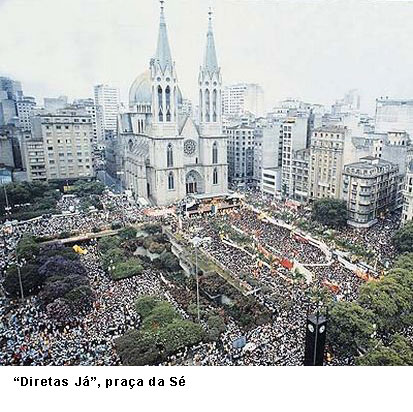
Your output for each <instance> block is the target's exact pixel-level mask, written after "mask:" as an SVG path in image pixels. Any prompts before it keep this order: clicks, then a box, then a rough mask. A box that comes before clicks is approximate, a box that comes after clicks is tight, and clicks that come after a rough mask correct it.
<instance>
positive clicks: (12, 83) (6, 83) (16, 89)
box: [0, 77, 23, 101]
mask: <svg viewBox="0 0 413 412" xmlns="http://www.w3.org/2000/svg"><path fill="white" fill-rule="evenodd" d="M0 91H5V92H6V93H7V99H10V100H14V101H16V100H19V98H20V97H22V96H23V91H22V85H21V83H20V82H19V81H16V80H12V79H10V78H8V77H0Z"/></svg>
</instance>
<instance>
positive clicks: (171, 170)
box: [117, 2, 228, 205]
mask: <svg viewBox="0 0 413 412" xmlns="http://www.w3.org/2000/svg"><path fill="white" fill-rule="evenodd" d="M221 85H222V78H221V70H220V68H219V66H218V61H217V56H216V51H215V43H214V35H213V31H212V17H211V13H210V15H209V26H208V31H207V41H206V49H205V55H204V60H203V63H202V66H201V68H200V72H199V76H198V87H199V89H198V95H199V119H198V121H199V124H197V125H196V124H195V123H194V121H193V120H192V118H191V116H189V115H185V116H182V115H180V113H179V108H180V106H181V104H182V100H183V99H182V95H181V91H180V89H179V82H178V78H177V72H176V69H175V63H174V61H173V59H172V55H171V50H170V46H169V41H168V36H167V29H166V23H165V16H164V7H163V2H161V15H160V26H159V35H158V45H157V49H156V54H155V57H154V58H152V59H151V60H150V65H149V70H147V71H145V72H144V73H142V74H141V75H139V76H138V77H137V78H136V80H135V81H134V82H133V84H132V86H131V88H130V91H129V108H130V111H129V112H128V113H124V114H121V115H120V117H119V136H118V139H119V142H118V143H119V144H118V145H117V147H119V148H120V149H118V156H119V157H121V162H120V163H121V165H122V179H123V183H124V185H125V187H126V188H127V189H129V190H131V191H132V193H133V195H134V196H135V197H136V198H143V199H145V200H147V201H148V200H149V201H150V202H152V203H154V204H157V205H168V204H171V203H173V202H177V201H180V200H182V199H184V198H185V197H186V196H192V197H213V196H215V195H222V194H226V193H227V181H228V176H227V138H226V135H225V134H224V133H223V131H222V114H221V113H222V105H221Z"/></svg>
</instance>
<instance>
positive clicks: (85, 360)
mask: <svg viewBox="0 0 413 412" xmlns="http://www.w3.org/2000/svg"><path fill="white" fill-rule="evenodd" d="M251 199H254V202H252V201H251V202H250V203H249V204H247V205H245V206H243V207H242V209H240V210H237V209H234V210H231V211H226V212H222V213H218V214H217V215H213V216H212V215H205V216H202V215H199V216H197V215H194V216H191V217H186V218H185V217H184V218H180V219H179V220H178V219H177V218H175V217H170V216H169V217H168V218H167V219H164V218H162V217H160V218H154V217H149V215H148V214H145V213H143V210H142V209H141V208H139V207H137V206H136V205H134V204H133V203H131V202H129V201H128V199H126V198H125V197H124V196H122V195H113V194H111V193H110V192H105V194H104V195H103V196H102V198H101V202H102V205H103V209H102V210H91V211H88V212H84V211H80V210H78V207H79V202H78V200H77V199H76V197H73V196H64V197H63V198H62V199H61V200H60V201H59V204H58V208H59V210H60V211H61V214H60V215H54V216H45V217H40V218H36V219H32V220H31V221H27V222H21V223H17V224H13V225H10V224H7V223H6V224H4V225H3V226H2V227H1V228H0V250H1V252H0V254H1V255H0V273H3V272H4V270H5V269H6V268H7V266H9V265H10V264H13V263H14V262H15V260H16V254H15V249H16V245H17V242H18V241H19V239H20V238H21V236H22V235H23V234H25V233H30V234H32V235H34V236H36V237H48V236H50V237H56V236H58V235H59V234H61V233H62V232H66V233H69V234H72V233H84V232H90V231H93V229H94V228H100V229H104V228H109V227H110V226H111V224H112V223H113V222H114V221H117V222H121V223H122V224H130V223H137V222H148V221H152V220H153V219H156V220H158V221H161V222H163V223H164V224H168V225H170V227H171V229H172V231H174V232H179V234H180V235H181V236H182V237H183V238H184V239H187V240H190V239H192V238H193V237H194V236H201V237H203V238H208V241H207V242H204V243H203V244H202V245H201V246H200V252H201V253H202V254H203V255H204V256H206V257H207V258H208V257H209V258H210V259H212V260H214V261H215V262H217V263H218V264H219V265H220V266H221V267H223V268H225V270H227V271H228V272H229V273H230V276H232V277H233V278H235V279H236V280H237V281H239V282H240V284H242V285H243V286H244V288H245V290H246V291H253V293H254V298H255V299H257V300H258V302H260V303H261V304H262V305H263V306H265V307H266V308H267V309H268V310H269V311H270V312H271V313H272V315H273V316H272V318H271V321H269V322H267V323H265V324H263V325H260V326H257V327H255V328H252V329H249V330H243V328H241V327H240V326H239V325H238V324H237V323H236V322H235V321H234V320H233V319H232V318H229V319H228V321H227V324H226V330H225V331H224V332H223V333H222V334H221V336H220V339H219V340H218V341H216V342H207V343H206V342H202V343H200V344H198V345H197V346H195V347H191V348H185V349H183V350H182V351H181V352H180V353H178V354H175V355H174V356H171V357H170V358H169V359H168V360H167V361H166V362H164V364H168V365H188V364H195V365H300V364H302V362H303V351H304V338H305V330H304V325H305V319H306V315H307V313H308V311H309V310H313V309H314V308H315V301H316V297H315V296H314V295H313V293H314V292H313V290H314V286H316V287H317V288H318V289H320V288H322V287H327V290H329V291H330V293H331V295H332V296H333V298H335V299H338V300H339V299H346V300H353V299H355V298H356V297H357V290H358V288H359V286H360V285H361V284H362V282H363V281H362V280H361V279H360V278H359V277H357V276H356V275H355V273H354V272H353V271H351V270H349V269H347V268H346V267H345V266H344V265H343V264H342V263H340V262H339V261H338V260H337V258H336V257H332V256H333V254H332V253H326V252H325V250H324V251H323V250H321V249H320V248H319V247H317V246H316V245H315V244H312V243H311V242H308V240H306V239H304V238H303V237H302V236H297V233H295V232H294V231H292V230H291V228H290V227H289V226H288V225H285V224H278V223H280V222H278V223H277V219H278V220H281V217H280V216H281V215H284V216H287V215H288V216H290V218H291V219H290V221H289V222H288V223H290V224H291V223H292V221H293V220H294V219H298V218H300V217H301V216H302V215H303V213H306V211H303V210H295V209H293V210H292V211H291V208H290V207H286V206H282V205H279V204H278V203H276V202H274V201H270V202H269V201H267V200H266V199H264V198H260V197H258V196H257V197H254V196H253V194H248V195H247V202H248V201H249V200H251ZM254 208H258V209H259V210H257V209H254ZM260 210H261V212H260ZM274 210H275V211H276V212H277V213H275V214H274V213H272V212H273V211H274ZM262 211H265V214H264V213H262ZM287 212H288V214H287ZM269 216H271V217H274V220H273V219H271V218H269ZM229 229H230V230H231V231H235V232H237V233H241V234H242V236H243V239H248V242H247V244H245V243H242V242H240V243H237V239H232V238H231V233H230V230H229ZM393 229H394V224H393V222H392V221H388V222H382V223H380V224H378V225H377V228H376V227H375V228H374V229H370V230H369V235H368V236H367V235H365V234H364V233H363V232H358V233H359V235H358V236H359V237H360V239H359V240H360V241H364V242H367V240H366V239H368V241H369V242H370V243H368V245H371V247H372V248H375V250H376V251H377V254H378V257H379V258H380V259H381V260H386V259H391V257H392V253H393V251H392V250H391V247H390V246H388V242H386V239H388V234H389V232H390V231H392V230H393ZM343 236H346V235H345V234H343ZM357 239H358V238H357ZM372 239H374V240H372ZM378 241H379V242H378ZM86 248H87V250H88V253H87V254H86V255H83V256H81V261H82V264H83V265H84V267H85V268H86V269H87V273H88V276H89V281H90V284H91V287H92V289H93V292H94V295H95V300H94V304H93V307H92V309H91V310H90V311H89V312H88V313H86V314H85V315H81V314H79V316H78V317H76V318H75V319H73V320H72V321H71V322H70V323H67V324H59V323H57V322H55V321H54V320H53V319H52V318H51V317H49V315H48V314H47V313H46V312H45V311H44V310H43V309H42V307H41V305H40V302H39V298H38V297H36V296H32V297H28V298H26V299H25V302H24V304H20V303H19V302H13V301H10V299H8V298H7V297H6V296H5V295H4V293H3V294H2V297H1V299H2V302H1V307H0V364H1V365H5V364H14V365H119V364H121V360H120V358H119V357H118V355H117V354H116V351H115V347H114V340H115V339H116V337H118V336H121V335H122V334H123V333H125V331H127V330H128V329H130V328H139V324H140V319H139V316H138V315H137V313H136V311H135V309H134V301H135V300H136V298H137V297H138V296H141V295H156V296H158V297H160V298H163V299H167V300H168V301H170V302H171V303H172V304H173V305H174V306H175V308H176V309H177V310H178V311H179V312H180V313H181V314H182V315H183V316H184V317H187V316H188V315H187V314H186V313H185V310H184V309H183V307H182V306H181V305H180V304H179V303H178V301H179V299H178V300H177V299H175V298H174V296H173V295H174V293H171V290H170V285H168V282H166V281H165V279H164V277H163V276H162V275H161V271H160V270H157V269H154V267H152V266H148V267H145V270H144V272H143V274H142V275H140V276H136V277H133V278H130V279H124V280H120V281H116V282H115V281H113V280H111V278H110V277H109V276H108V275H107V274H106V273H105V271H104V270H103V268H102V266H101V262H100V255H99V252H98V249H97V243H96V241H95V240H91V241H89V243H88V244H87V246H86ZM262 249H264V250H266V251H269V252H270V253H271V255H272V256H273V257H274V258H275V260H265V259H263V257H262V254H260V253H259V251H260V250H262ZM282 259H287V260H289V261H291V262H293V263H298V264H300V265H302V267H305V268H306V269H307V270H308V271H309V272H310V273H311V279H310V280H309V279H308V278H306V277H297V276H295V274H294V272H293V271H291V270H289V269H287V268H286V267H284V266H283V265H282V264H281V263H280V262H281V260H282ZM314 264H315V266H313V265H314ZM183 293H184V291H183ZM242 336H244V337H245V339H246V342H247V344H246V345H245V346H244V347H243V348H238V347H235V346H234V344H233V343H234V341H236V340H237V339H239V338H240V337H242Z"/></svg>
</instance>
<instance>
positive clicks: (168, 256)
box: [159, 251, 181, 272]
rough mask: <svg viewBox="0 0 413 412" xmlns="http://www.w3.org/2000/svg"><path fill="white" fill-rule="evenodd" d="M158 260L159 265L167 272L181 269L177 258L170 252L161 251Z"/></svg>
mask: <svg viewBox="0 0 413 412" xmlns="http://www.w3.org/2000/svg"><path fill="white" fill-rule="evenodd" d="M159 262H160V264H161V267H163V268H164V269H166V270H167V271H168V272H178V271H179V270H181V266H180V264H179V260H178V258H177V257H176V256H175V255H174V254H173V253H172V252H167V251H164V252H162V253H161V255H160V256H159Z"/></svg>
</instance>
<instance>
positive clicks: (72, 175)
mask: <svg viewBox="0 0 413 412" xmlns="http://www.w3.org/2000/svg"><path fill="white" fill-rule="evenodd" d="M92 142H93V126H92V119H91V117H90V116H89V115H88V113H87V112H86V111H84V110H70V109H63V110H58V111H57V112H56V113H48V114H43V115H39V116H35V117H33V119H32V138H31V139H25V140H24V142H23V157H24V165H25V168H26V171H27V178H28V180H29V181H31V180H72V179H78V178H91V177H93V176H94V169H93V162H92Z"/></svg>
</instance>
